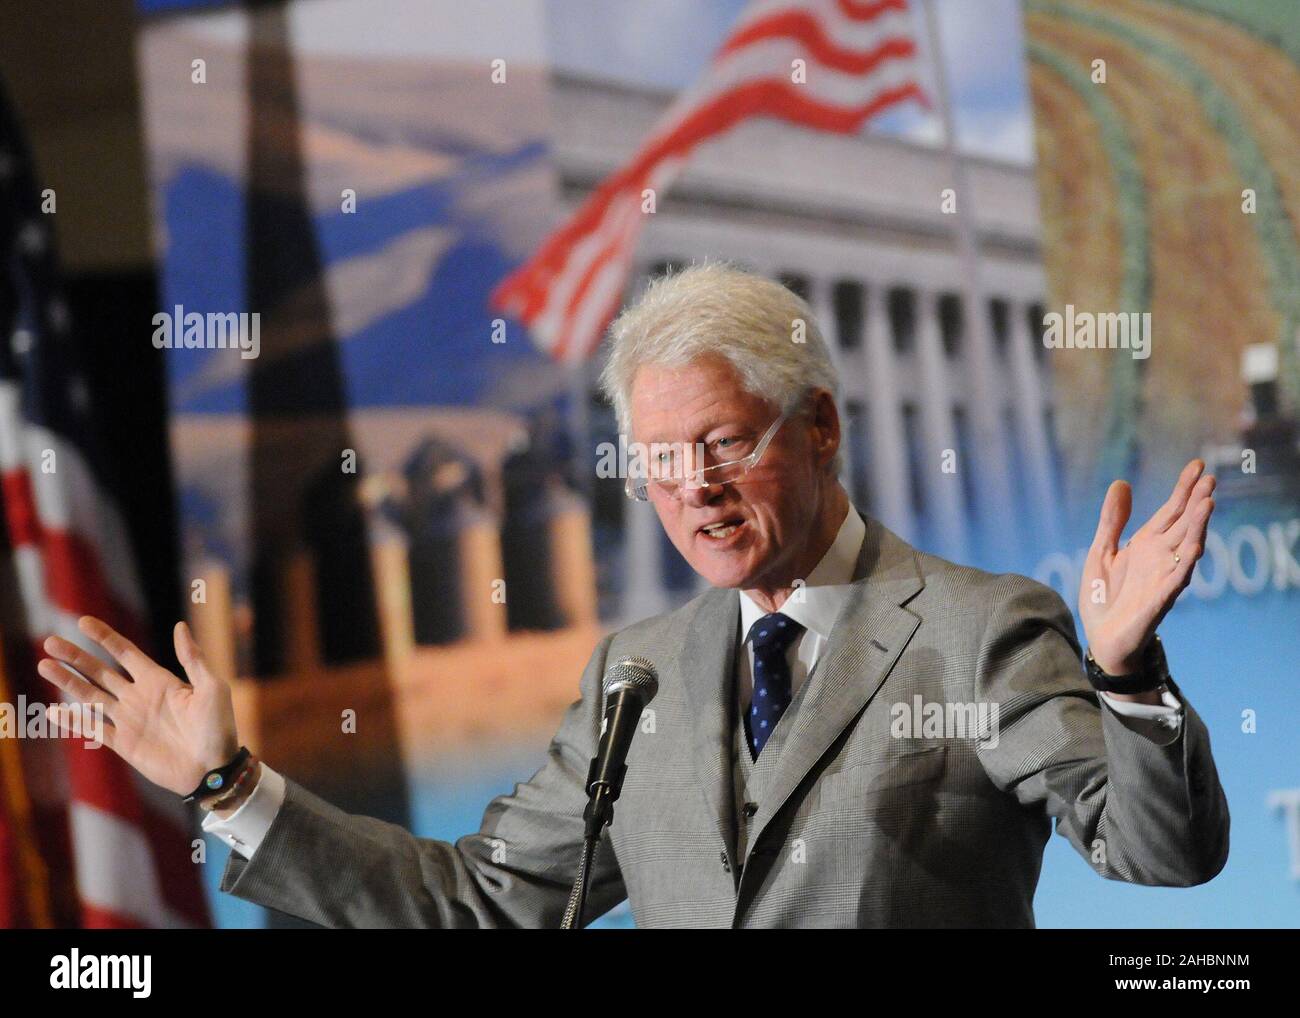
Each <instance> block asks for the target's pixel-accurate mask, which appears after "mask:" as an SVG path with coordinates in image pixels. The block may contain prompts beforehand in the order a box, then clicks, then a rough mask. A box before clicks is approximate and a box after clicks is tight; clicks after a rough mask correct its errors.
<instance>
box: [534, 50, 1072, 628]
mask: <svg viewBox="0 0 1300 1018" xmlns="http://www.w3.org/2000/svg"><path fill="white" fill-rule="evenodd" d="M671 98H672V93H669V92H657V91H654V90H649V89H643V88H632V87H627V86H623V85H615V84H611V83H608V82H604V81H596V80H593V79H589V78H584V77H578V76H573V75H557V76H556V77H555V78H554V80H553V89H552V113H553V117H554V129H553V137H554V139H555V142H554V144H555V150H554V157H555V160H556V163H557V167H558V172H559V175H560V180H561V190H562V199H563V202H564V205H565V208H566V210H571V209H572V208H574V207H576V206H577V205H578V204H579V203H580V202H581V201H582V200H583V199H584V198H585V197H586V195H587V194H588V193H589V191H590V190H591V189H592V188H593V187H594V186H595V185H596V184H597V183H598V182H599V181H600V180H601V179H602V178H603V177H605V176H606V175H607V174H608V173H610V172H612V171H613V170H615V169H616V168H617V167H618V166H619V165H621V164H622V163H623V162H624V161H625V160H626V159H627V158H628V157H629V156H630V155H631V154H632V153H633V152H634V151H635V149H636V147H637V145H638V144H639V143H640V141H641V139H643V138H644V137H645V136H646V135H647V134H648V133H649V131H650V129H651V127H652V126H653V125H654V123H655V122H656V121H657V119H658V118H659V116H660V115H661V113H662V112H663V110H664V109H665V108H666V106H667V104H668V103H669V101H670V100H671ZM966 173H967V177H968V180H969V182H970V184H969V186H970V188H971V190H972V192H973V193H972V194H970V195H957V196H955V197H956V199H957V201H967V202H969V206H968V208H969V212H968V214H970V215H972V217H973V223H974V231H975V235H976V240H977V245H978V250H979V253H980V259H979V273H980V283H981V291H982V296H983V301H982V303H983V306H982V307H980V308H979V309H977V313H978V314H980V315H983V316H985V322H986V328H984V329H980V330H977V329H972V328H970V322H971V318H970V315H971V309H969V308H967V307H966V306H965V300H964V298H963V296H962V295H963V290H964V287H963V271H962V262H961V259H960V256H959V251H958V246H957V240H956V229H957V226H956V222H955V216H954V215H953V214H950V213H948V212H945V211H944V208H945V204H944V190H945V189H946V188H948V187H950V186H951V181H950V180H949V178H948V175H947V169H946V164H945V161H944V158H943V155H942V152H941V151H940V150H939V149H937V148H934V147H930V146H925V145H920V144H916V143H912V142H908V141H903V140H899V139H896V138H887V137H883V136H877V135H864V136H855V137H846V136H840V135H831V134H826V133H822V132H814V131H811V130H806V129H802V128H797V127H793V126H791V125H788V124H784V123H780V122H776V121H771V120H763V121H750V122H746V123H745V124H743V125H742V126H741V127H739V128H737V129H736V130H734V131H732V132H731V133H729V134H727V135H726V136H724V137H721V138H718V139H715V140H712V141H710V142H709V143H708V144H706V145H703V146H701V147H700V148H699V149H697V150H696V152H695V153H694V154H693V156H692V158H691V160H690V162H689V163H688V166H687V169H686V171H685V172H684V173H683V174H682V175H681V176H680V177H679V178H678V179H677V180H676V181H675V183H674V184H673V187H672V189H671V191H669V192H668V193H667V194H666V195H660V196H658V201H657V207H656V211H655V213H654V214H653V216H652V217H651V221H650V222H649V223H648V224H647V227H646V229H645V231H644V233H643V234H642V236H641V239H640V242H639V246H638V249H637V258H636V271H635V275H634V278H633V279H632V281H631V283H630V286H629V289H628V293H627V299H628V300H629V301H631V300H634V299H635V298H636V296H637V295H638V294H639V293H640V291H641V290H642V289H643V288H644V286H645V285H646V283H647V282H648V281H649V279H651V278H653V277H654V276H655V275H658V274H660V273H662V272H664V271H666V270H668V269H670V268H671V267H675V266H678V265H682V264H689V263H690V262H692V261H695V260H699V259H702V258H705V257H708V258H715V259H726V260H729V261H732V262H735V263H737V264H740V265H743V266H745V267H747V268H751V269H753V270H756V271H759V272H762V273H764V274H765V275H768V276H770V277H772V278H774V279H779V280H781V281H782V282H784V283H785V284H786V285H787V286H789V287H790V288H791V289H793V290H795V291H796V292H797V293H799V294H800V295H801V296H803V297H804V298H805V299H807V300H808V302H809V304H810V305H811V307H812V309H813V311H814V312H815V314H816V316H817V320H818V323H819V325H820V327H821V329H822V332H823V335H824V336H825V337H826V339H827V342H828V344H829V346H830V348H831V351H832V353H833V355H834V356H835V358H836V359H837V361H838V366H839V369H840V375H841V380H842V391H841V402H840V410H841V415H842V418H843V420H844V423H845V429H844V430H845V442H846V450H845V452H846V455H845V473H844V478H843V479H844V482H845V486H846V488H847V489H848V491H849V493H850V495H851V497H852V499H853V501H854V503H855V504H856V505H857V506H858V507H859V508H861V509H862V510H864V511H866V512H869V513H871V514H873V515H875V516H876V517H878V518H879V519H881V520H882V521H883V522H884V523H885V524H886V525H887V526H889V527H891V528H892V529H894V530H895V531H896V532H898V533H899V534H901V535H902V536H903V537H905V538H907V539H908V540H910V541H913V542H914V543H917V544H918V545H919V546H921V547H922V548H925V549H926V550H929V551H934V552H936V553H938V554H942V555H945V556H949V557H953V558H957V559H962V560H965V561H976V562H979V563H980V564H984V565H989V566H991V567H993V566H996V567H998V568H1018V569H1023V568H1025V567H1026V566H1027V564H1028V561H1029V557H1030V556H1031V555H1032V553H1033V551H1034V549H1035V548H1041V547H1042V546H1044V545H1050V544H1052V543H1053V542H1056V541H1059V539H1060V536H1061V535H1060V519H1059V513H1058V512H1057V511H1056V507H1057V506H1058V504H1059V490H1060V464H1059V460H1058V456H1057V453H1056V450H1055V442H1054V438H1053V421H1052V417H1053V415H1052V398H1051V380H1050V377H1049V364H1048V358H1047V357H1046V350H1045V348H1044V347H1043V344H1042V342H1041V323H1042V320H1043V304H1044V301H1045V298H1044V292H1045V285H1046V283H1045V278H1044V272H1043V267H1042V263H1041V256H1040V238H1039V220H1038V202H1037V195H1036V191H1035V182H1034V175H1033V169H1032V167H1030V166H1022V165H1017V164H1013V163H1006V162H999V161H995V160H990V159H983V158H967V160H966ZM980 340H983V342H982V344H981V343H980V342H979V341H980ZM600 366H601V359H600V357H597V358H595V359H594V360H593V361H592V362H591V363H589V364H588V365H586V367H585V369H584V370H583V373H582V377H581V378H579V379H576V380H575V389H578V390H585V391H586V393H587V398H586V399H585V400H584V401H583V402H582V407H581V411H580V413H579V414H578V415H577V418H578V420H577V422H576V424H575V427H576V429H577V430H579V431H580V432H584V433H585V434H586V435H587V438H588V446H589V447H590V448H593V449H594V447H595V445H596V444H598V443H599V442H601V441H609V440H611V439H614V440H616V438H617V436H616V425H615V424H614V422H613V418H612V414H611V412H610V411H609V409H608V408H607V407H605V406H604V405H603V404H602V403H601V401H600V400H599V399H598V397H597V395H596V378H597V377H598V375H599V371H600ZM945 451H951V453H952V455H950V456H948V457H947V459H945V457H944V453H945ZM593 455H594V454H593ZM945 462H946V463H947V464H948V465H949V468H950V470H951V472H948V471H946V470H945V469H944V464H945ZM993 477H1000V478H1002V479H1003V480H1004V482H1005V483H1004V485H1003V487H1002V488H1001V489H998V488H997V487H996V485H993V484H990V483H988V481H989V480H990V479H991V478H993ZM594 485H595V487H594V490H593V506H594V510H593V512H594V530H595V533H596V543H597V557H598V567H599V571H600V575H601V595H602V596H601V614H602V616H603V617H604V618H605V619H606V621H607V622H610V623H622V622H628V621H632V620H634V619H637V618H642V617H644V616H646V615H650V614H653V613H654V612H656V611H660V610H663V609H664V608H666V607H669V606H671V605H673V604H676V603H680V601H682V600H684V599H685V598H686V597H688V596H689V595H691V594H692V593H694V591H695V590H696V589H697V585H698V581H697V580H696V578H695V577H694V576H693V575H692V574H691V572H690V570H689V568H687V567H686V566H685V563H684V562H682V561H681V559H680V556H678V555H677V553H676V551H675V550H674V549H672V547H671V546H670V545H668V543H667V538H666V537H665V536H664V535H663V534H662V532H661V529H660V528H659V526H658V523H657V521H656V520H655V518H654V512H653V509H652V508H651V507H650V506H648V505H641V504H632V503H629V502H626V500H625V499H624V498H623V495H622V491H621V486H620V485H618V484H617V483H615V482H612V481H608V480H603V481H596V482H594ZM602 486H603V487H602ZM1008 496H1009V497H1008ZM990 560H991V561H990Z"/></svg>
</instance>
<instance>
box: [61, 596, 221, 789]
mask: <svg viewBox="0 0 1300 1018" xmlns="http://www.w3.org/2000/svg"><path fill="white" fill-rule="evenodd" d="M77 626H78V628H79V629H80V630H81V631H82V632H83V633H84V634H85V635H86V636H87V637H89V638H90V639H91V640H93V641H94V642H95V643H97V644H99V646H101V647H103V648H104V650H105V651H107V652H108V653H109V655H111V656H112V657H113V659H114V660H116V661H117V662H118V664H119V665H120V666H121V668H122V671H117V670H115V669H113V668H111V667H109V666H108V665H107V664H105V663H104V662H103V661H101V660H100V659H99V658H98V657H96V656H94V655H93V654H90V653H87V652H86V651H84V650H82V649H81V648H80V647H78V646H77V645H76V644H74V643H70V642H69V641H67V640H64V639H61V638H60V637H57V636H51V637H49V638H48V639H47V640H46V641H45V644H44V647H45V653H47V654H49V655H50V656H49V657H47V658H42V659H41V661H40V663H39V664H38V665H37V666H36V667H37V671H39V672H40V674H41V675H42V676H44V677H45V678H46V679H48V680H49V681H50V682H52V683H53V684H54V685H55V686H57V687H58V688H59V689H61V690H63V691H64V692H65V693H67V694H68V695H69V696H70V697H71V698H72V699H74V700H77V701H79V702H81V703H83V704H101V705H102V706H103V708H104V715H105V718H106V719H107V722H108V723H106V724H105V725H104V744H105V745H106V746H108V747H109V748H110V749H112V750H113V751H114V752H115V753H117V755H118V756H120V757H121V758H122V759H123V760H125V761H126V762H127V763H129V764H130V765H131V766H132V767H134V768H135V769H136V770H137V771H139V772H140V773H141V774H143V775H144V776H145V777H146V778H148V779H149V780H150V781H152V782H153V783H154V784H155V785H161V786H162V787H163V788H166V789H169V790H170V791H173V792H175V793H176V794H177V795H188V794H189V793H190V792H192V791H193V790H194V788H195V786H196V785H198V783H199V781H201V780H202V778H203V775H204V774H206V773H207V772H208V771H209V770H211V769H212V768H214V767H220V766H222V765H223V764H225V763H228V762H229V761H230V759H231V758H232V757H233V756H234V755H235V754H236V753H237V752H238V751H239V739H238V736H237V734H236V731H235V709H234V703H233V701H232V699H231V694H230V686H229V684H227V683H226V682H225V681H223V680H222V679H220V678H219V677H217V676H216V675H214V674H213V673H212V670H211V669H210V668H209V667H208V666H207V663H206V662H205V661H204V660H203V654H202V652H201V651H200V650H199V646H198V644H197V643H196V642H195V640H194V636H193V635H192V634H191V633H190V629H189V626H187V625H186V624H185V623H184V622H178V623H176V628H175V631H174V632H173V634H172V636H173V639H174V640H175V643H176V657H177V658H178V659H179V660H180V662H181V666H182V667H183V668H184V669H185V674H186V676H188V678H189V680H190V684H189V685H186V684H185V683H184V682H182V681H181V680H180V679H179V678H178V677H177V676H175V675H173V674H172V673H171V672H169V671H168V670H167V669H166V668H164V667H162V665H160V664H158V663H157V662H156V661H154V660H153V659H152V658H150V657H149V656H148V655H147V654H145V653H144V652H143V651H142V650H140V648H138V647H137V646H136V645H135V644H133V643H132V642H131V641H130V640H128V639H127V638H126V637H124V636H122V635H121V634H120V633H118V632H117V631H116V630H114V629H113V628H112V627H111V626H109V625H108V624H107V623H106V622H103V621H101V620H100V619H97V618H95V617H94V616H92V615H83V616H82V617H81V619H80V620H79V621H78V623H77ZM69 666H70V667H69ZM71 669H75V671H73V670H71ZM122 672H125V673H126V674H123V673H122ZM78 673H80V674H78ZM50 719H51V720H52V721H54V722H55V723H56V724H57V723H58V716H57V713H55V711H54V708H53V707H52V708H50Z"/></svg>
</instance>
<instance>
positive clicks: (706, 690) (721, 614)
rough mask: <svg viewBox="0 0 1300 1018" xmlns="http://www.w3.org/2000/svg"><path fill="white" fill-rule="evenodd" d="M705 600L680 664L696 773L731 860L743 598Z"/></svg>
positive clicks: (723, 594)
mask: <svg viewBox="0 0 1300 1018" xmlns="http://www.w3.org/2000/svg"><path fill="white" fill-rule="evenodd" d="M702 602H703V603H702V604H701V606H700V609H699V610H698V611H696V612H695V613H694V616H693V618H692V620H691V625H690V629H689V630H688V631H687V633H686V636H685V639H684V640H683V641H682V649H681V653H680V655H679V656H678V660H677V666H676V667H677V670H678V673H679V674H680V676H681V681H682V686H683V688H684V689H685V690H686V700H687V703H688V704H689V706H690V710H691V720H692V732H691V755H692V757H693V759H694V762H695V769H696V773H697V774H698V775H699V778H700V784H701V789H702V790H703V792H704V795H705V798H706V799H707V800H708V804H709V811H710V815H711V816H712V817H713V820H714V823H715V824H716V826H717V830H718V836H719V837H720V838H721V839H722V843H723V844H724V845H726V846H727V855H728V858H735V854H736V831H735V818H734V813H733V809H732V804H733V794H732V785H733V781H732V772H731V751H732V725H733V724H735V720H736V718H735V711H734V709H733V706H732V700H733V699H734V697H733V693H734V685H733V676H734V675H735V670H736V633H737V630H738V629H739V627H740V598H739V595H738V594H737V593H736V591H734V590H724V589H714V590H710V591H708V592H706V593H705V594H703V595H702Z"/></svg>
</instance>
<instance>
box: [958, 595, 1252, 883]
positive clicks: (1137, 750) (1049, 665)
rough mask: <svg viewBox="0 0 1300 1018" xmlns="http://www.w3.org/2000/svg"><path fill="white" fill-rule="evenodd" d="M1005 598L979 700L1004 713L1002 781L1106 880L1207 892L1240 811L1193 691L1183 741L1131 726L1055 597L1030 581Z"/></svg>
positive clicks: (995, 616)
mask: <svg viewBox="0 0 1300 1018" xmlns="http://www.w3.org/2000/svg"><path fill="white" fill-rule="evenodd" d="M999 579H1000V580H1001V581H1003V582H1007V581H1011V582H1013V584H1014V586H1013V588H1012V590H1011V592H1010V594H1009V596H1002V597H998V598H997V599H996V607H994V608H993V609H992V612H991V615H990V618H989V621H988V626H987V629H986V630H985V634H984V640H983V644H982V646H981V649H980V659H979V665H978V670H977V676H978V677H977V686H978V688H977V699H979V700H982V701H987V702H989V703H996V704H998V705H999V721H1000V734H999V739H998V742H997V745H996V747H992V748H985V747H981V748H980V750H979V758H980V761H981V763H982V764H983V766H984V770H985V772H986V773H987V774H988V776H989V778H990V779H992V781H993V782H994V784H996V785H997V786H998V788H1000V789H1002V790H1003V791H1006V792H1009V793H1011V794H1013V795H1015V797H1016V798H1017V799H1018V800H1019V802H1020V803H1021V804H1022V805H1024V806H1028V807H1033V808H1039V809H1044V810H1046V812H1047V814H1048V815H1050V816H1051V817H1054V818H1055V820H1056V830H1057V833H1058V834H1062V835H1064V836H1065V837H1066V838H1068V839H1069V840H1070V843H1071V844H1073V845H1074V847H1075V849H1076V850H1077V851H1078V852H1079V854H1080V855H1082V856H1083V858H1084V859H1085V860H1086V861H1087V862H1088V864H1089V865H1090V866H1091V867H1092V868H1093V869H1094V870H1095V871H1096V872H1098V873H1099V874H1101V875H1102V876H1104V877H1107V878H1109V879H1112V880H1123V881H1128V882H1130V883H1135V884H1149V885H1155V886H1162V887H1186V886H1190V885H1193V884H1200V883H1204V882H1205V881H1207V880H1210V879H1212V878H1213V877H1214V876H1216V875H1217V874H1218V873H1219V871H1220V870H1222V869H1223V866H1224V864H1225V863H1226V862H1227V858H1228V804H1227V800H1226V798H1225V797H1224V794H1223V788H1222V787H1221V786H1220V784H1219V776H1218V772H1217V770H1216V769H1215V766H1214V758H1213V757H1212V756H1211V754H1210V736H1209V732H1208V731H1207V730H1206V727H1205V724H1204V723H1203V722H1202V721H1201V718H1200V716H1199V715H1198V714H1197V713H1196V711H1194V710H1193V709H1192V706H1191V704H1190V703H1189V702H1188V700H1187V697H1186V694H1184V693H1183V692H1182V691H1181V690H1179V689H1178V688H1177V687H1176V686H1175V685H1173V684H1172V683H1171V689H1172V691H1173V692H1174V694H1175V695H1176V696H1177V697H1178V698H1179V699H1180V700H1181V701H1182V703H1183V709H1184V711H1185V715H1184V718H1183V723H1182V728H1181V730H1179V731H1178V732H1177V733H1171V732H1158V731H1156V730H1155V729H1154V728H1153V726H1150V725H1145V724H1140V723H1134V722H1132V721H1130V720H1128V719H1124V718H1121V717H1120V716H1119V715H1118V714H1116V713H1115V712H1114V711H1112V710H1110V708H1109V707H1106V706H1104V705H1102V703H1101V702H1100V701H1099V698H1098V696H1097V694H1096V693H1095V692H1094V690H1093V689H1092V686H1091V685H1090V684H1089V683H1088V681H1087V677H1086V676H1085V675H1084V673H1083V667H1082V664H1081V659H1082V653H1081V649H1080V647H1079V644H1078V642H1077V640H1076V638H1075V633H1074V620H1073V618H1072V617H1071V614H1070V611H1069V609H1068V608H1067V607H1066V605H1065V602H1064V601H1062V600H1061V598H1060V597H1059V596H1058V595H1057V594H1056V592H1055V591H1053V590H1051V589H1050V588H1048V587H1046V586H1043V585H1042V584H1039V583H1035V582H1033V581H1031V580H1027V579H1025V578H1024V577H1005V576H1004V577H1000V578H999Z"/></svg>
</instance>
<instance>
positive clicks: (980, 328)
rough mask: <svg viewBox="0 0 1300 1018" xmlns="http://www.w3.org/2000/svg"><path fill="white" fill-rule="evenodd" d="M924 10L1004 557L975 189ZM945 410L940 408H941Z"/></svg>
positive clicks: (987, 491)
mask: <svg viewBox="0 0 1300 1018" xmlns="http://www.w3.org/2000/svg"><path fill="white" fill-rule="evenodd" d="M919 2H920V4H921V7H922V9H923V11H924V17H925V32H926V40H927V42H928V44H929V48H930V63H931V67H932V69H933V74H934V82H935V102H936V105H937V107H938V111H939V118H940V121H941V123H942V125H943V155H944V161H945V163H946V166H947V171H948V178H949V180H950V181H951V186H952V189H953V191H954V193H955V195H956V202H955V208H954V212H953V218H954V219H955V229H954V237H955V240H956V242H957V254H958V260H959V262H960V265H961V286H962V304H963V305H964V307H965V316H964V320H965V327H966V335H967V336H968V337H969V339H970V346H969V351H970V368H971V374H972V377H973V381H974V383H975V384H974V396H975V398H974V399H973V400H971V405H970V407H969V410H970V420H971V422H972V423H973V425H974V428H975V439H976V441H975V442H974V443H973V446H974V447H975V448H977V449H979V450H981V453H982V455H981V459H980V466H981V469H980V471H979V472H978V474H977V476H976V482H977V487H976V490H977V491H978V492H979V493H980V494H981V496H982V498H983V500H984V505H982V506H980V507H979V516H980V517H981V524H982V526H981V530H982V531H983V533H984V535H985V537H986V538H989V539H991V544H990V545H989V546H988V547H987V551H988V552H990V553H992V554H994V555H996V556H998V557H999V558H1000V559H1002V560H1003V561H1005V559H1004V558H1002V557H1003V556H1008V557H1009V556H1011V555H1014V554H1015V545H1014V542H1013V540H1012V538H1011V536H1010V529H1011V528H1007V527H991V526H989V525H988V524H989V523H990V521H991V520H993V519H998V518H999V517H1000V512H999V508H1000V507H1005V508H1006V509H1008V510H1009V509H1021V508H1027V507H1016V506H1013V504H1012V492H1011V479H1010V474H1009V471H1008V463H1007V445H1006V443H1007V436H1004V435H1003V434H1002V425H1001V420H1000V416H999V413H998V407H997V405H994V404H992V403H991V401H990V399H989V398H988V397H989V396H990V395H991V394H992V393H994V392H996V391H998V384H997V379H996V378H995V376H994V371H993V366H994V357H995V353H994V350H993V343H992V342H991V339H990V336H989V327H988V317H987V308H986V306H985V297H984V287H983V283H982V280H981V278H980V254H979V242H978V239H977V238H976V235H975V211H974V210H975V200H974V197H975V196H974V189H973V188H972V187H971V186H970V181H969V178H968V177H967V174H966V164H965V161H964V160H963V159H962V157H961V155H960V154H959V153H958V151H957V128H956V124H955V122H954V119H953V113H952V97H951V93H950V90H949V85H948V71H947V68H946V67H945V66H944V62H943V43H942V37H941V35H940V32H939V18H938V14H937V12H936V3H937V0H919ZM946 409H947V408H945V410H946ZM958 469H959V470H971V469H974V464H971V463H964V462H959V465H958Z"/></svg>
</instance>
